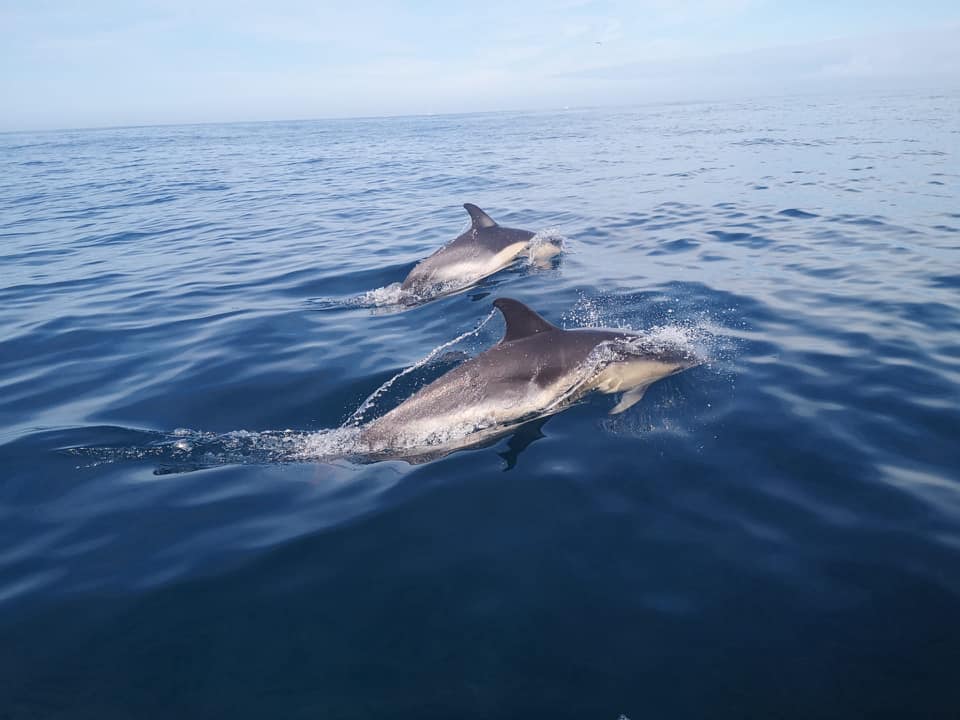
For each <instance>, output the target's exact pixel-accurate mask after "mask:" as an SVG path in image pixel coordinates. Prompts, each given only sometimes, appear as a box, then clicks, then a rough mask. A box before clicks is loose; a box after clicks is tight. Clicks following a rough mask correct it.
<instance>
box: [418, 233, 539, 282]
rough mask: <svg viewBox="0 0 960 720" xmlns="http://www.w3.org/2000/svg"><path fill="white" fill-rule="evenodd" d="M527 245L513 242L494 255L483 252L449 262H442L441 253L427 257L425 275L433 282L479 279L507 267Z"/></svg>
mask: <svg viewBox="0 0 960 720" xmlns="http://www.w3.org/2000/svg"><path fill="white" fill-rule="evenodd" d="M528 246H529V243H527V242H518V243H513V244H512V245H508V246H507V247H505V248H504V249H503V250H501V251H500V252H498V253H496V254H494V255H489V254H483V255H478V256H476V257H473V258H463V259H460V260H455V261H452V262H449V263H448V262H444V258H443V256H442V255H440V256H437V257H436V258H429V259H428V260H427V261H426V262H429V263H430V265H431V266H432V267H430V268H429V270H428V274H427V277H428V278H429V279H430V281H431V282H435V283H444V282H455V281H470V280H480V279H482V278H485V277H487V276H489V275H493V274H494V273H495V272H498V271H499V270H502V269H503V268H505V267H507V266H508V265H509V264H510V263H512V262H513V261H514V260H516V259H517V256H518V255H519V254H520V253H522V252H523V251H524V250H526V249H527V247H528Z"/></svg>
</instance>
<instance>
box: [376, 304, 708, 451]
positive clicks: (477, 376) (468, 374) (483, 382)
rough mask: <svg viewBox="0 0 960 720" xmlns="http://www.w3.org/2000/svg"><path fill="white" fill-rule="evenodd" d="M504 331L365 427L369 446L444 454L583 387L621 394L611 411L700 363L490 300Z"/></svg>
mask: <svg viewBox="0 0 960 720" xmlns="http://www.w3.org/2000/svg"><path fill="white" fill-rule="evenodd" d="M494 306H495V307H497V308H498V309H499V310H500V312H501V313H502V314H503V319H504V321H505V322H506V331H505V332H504V335H503V338H502V339H501V340H500V342H499V343H497V344H496V345H494V346H493V347H492V348H490V349H489V350H486V351H485V352H483V353H481V354H480V355H478V356H476V357H475V358H472V359H470V360H467V361H466V362H464V363H462V364H461V365H459V366H457V367H455V368H454V369H452V370H450V371H449V372H447V373H446V374H444V375H442V376H440V377H439V378H437V379H436V380H434V381H433V382H431V383H430V384H428V385H426V386H425V387H423V388H421V389H420V390H419V391H417V392H416V393H415V394H414V395H412V396H411V397H410V398H408V399H407V400H405V401H404V402H402V403H401V404H400V405H398V406H397V407H395V408H394V409H393V410H390V411H389V412H387V413H386V414H385V415H383V416H381V417H379V418H377V419H375V420H373V421H371V422H370V423H368V424H367V425H365V426H364V427H363V429H362V432H361V441H362V442H363V443H364V444H365V445H367V446H368V447H370V448H371V449H372V451H373V452H375V453H376V452H379V451H386V452H390V453H392V454H396V452H397V451H401V452H400V454H401V456H403V455H404V452H403V451H407V452H406V453H405V454H406V456H416V455H418V454H420V455H425V454H428V453H430V454H433V455H435V456H437V455H444V454H446V453H447V452H451V451H452V450H455V449H458V448H460V447H465V446H468V445H475V444H480V443H482V442H484V441H485V440H487V439H490V438H491V437H497V436H499V435H501V434H504V433H506V432H509V431H510V430H511V429H512V428H513V427H515V426H516V425H517V424H519V423H521V422H525V421H527V420H530V419H533V418H536V417H543V416H546V415H550V414H553V413H555V412H558V411H560V410H562V409H563V408H565V407H568V406H569V405H571V404H572V403H574V402H576V401H577V400H579V399H580V398H582V397H583V396H585V395H586V394H587V393H589V392H591V391H594V390H596V391H599V392H601V393H606V394H612V393H619V392H622V393H624V394H623V396H622V398H621V399H620V401H619V402H618V403H617V405H616V406H615V407H614V408H613V410H612V411H611V413H620V412H623V411H624V410H626V409H627V408H629V407H631V406H632V405H634V404H635V403H637V402H638V401H639V400H640V399H641V397H643V393H644V391H645V390H646V388H647V387H649V386H650V385H651V384H653V383H655V382H656V381H657V380H660V379H661V378H665V377H668V376H669V375H673V374H675V373H678V372H680V371H681V370H685V369H687V368H690V367H693V366H695V365H699V364H701V363H702V362H703V360H702V359H700V358H698V357H697V356H696V355H695V354H694V353H692V352H691V351H690V350H689V349H686V348H683V347H679V346H676V345H670V346H664V345H663V344H651V343H649V342H647V341H645V339H644V337H643V336H642V335H639V334H636V333H632V332H628V331H621V330H607V329H597V328H580V329H574V330H563V329H561V328H558V327H556V326H555V325H552V324H551V323H549V322H548V321H546V320H545V319H544V318H542V317H540V316H539V315H538V314H537V313H535V312H534V311H533V310H531V309H530V308H529V307H527V306H526V305H524V304H523V303H521V302H518V301H517V300H511V299H509V298H500V299H498V300H496V301H495V302H494Z"/></svg>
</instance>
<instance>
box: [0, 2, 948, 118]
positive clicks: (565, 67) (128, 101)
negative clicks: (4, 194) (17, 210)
mask: <svg viewBox="0 0 960 720" xmlns="http://www.w3.org/2000/svg"><path fill="white" fill-rule="evenodd" d="M958 87H960V3H956V2H945V1H941V2H937V1H934V0H913V1H912V2H909V3H907V2H902V3H894V2H884V1H883V0H879V1H878V2H866V1H864V2H842V0H841V1H838V2H827V1H824V0H810V1H807V2H776V1H774V0H689V1H687V2H670V1H668V0H592V1H591V0H557V1H556V2H547V0H532V1H530V2H526V1H524V0H512V1H506V0H482V1H478V2H475V3H466V2H456V1H450V2H440V1H437V0H427V1H423V2H386V1H382V2H379V1H374V2H366V1H364V0H354V1H353V2H339V1H338V2H326V1H324V0H313V1H308V0H273V1H272V2H247V1H246V0H229V1H227V0H210V1H204V0H193V1H192V2H181V1H180V0H86V1H84V2H80V1H74V2H68V1H66V0H64V1H61V2H52V1H49V0H21V1H20V2H16V1H14V0H0V103H2V104H0V107H2V110H0V130H15V129H41V128H63V127H87V126H108V125H128V124H152V123H179V122H213V121H232V120H282V119H299V118H317V117H342V116H356V115H396V114H418V113H431V112H436V113H443V112H470V111H478V110H509V109H539V108H552V107H563V106H582V105H606V104H611V105H614V104H616V105H624V104H632V103H645V102H659V101H684V100H701V99H703V100H712V99H724V98H738V97H742V98H748V97H757V96H771V95H785V94H794V93H815V92H853V91H862V90H868V91H870V90H884V91H885V90H890V91H902V90H911V89H919V90H924V91H926V90H933V91H937V90H956V89H957V88H958Z"/></svg>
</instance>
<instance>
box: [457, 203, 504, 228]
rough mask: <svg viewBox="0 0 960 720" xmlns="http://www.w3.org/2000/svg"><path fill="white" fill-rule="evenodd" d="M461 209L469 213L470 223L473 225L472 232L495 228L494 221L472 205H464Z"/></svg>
mask: <svg viewBox="0 0 960 720" xmlns="http://www.w3.org/2000/svg"><path fill="white" fill-rule="evenodd" d="M463 209H464V210H466V211H467V212H468V213H470V221H471V223H472V224H473V228H474V230H479V229H481V228H491V227H497V223H496V222H495V221H494V219H493V218H492V217H490V216H489V215H487V214H486V213H485V212H484V211H483V210H481V209H480V208H478V207H477V206H476V205H474V204H473V203H464V204H463Z"/></svg>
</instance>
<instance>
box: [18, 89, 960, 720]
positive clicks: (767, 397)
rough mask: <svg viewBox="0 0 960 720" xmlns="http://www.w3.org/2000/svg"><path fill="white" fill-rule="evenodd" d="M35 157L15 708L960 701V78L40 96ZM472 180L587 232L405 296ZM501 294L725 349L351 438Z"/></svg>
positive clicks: (499, 713) (443, 366)
mask: <svg viewBox="0 0 960 720" xmlns="http://www.w3.org/2000/svg"><path fill="white" fill-rule="evenodd" d="M0 168H2V172H0V238H2V245H0V269H2V274H0V718H4V719H5V720H6V719H11V720H12V719H14V718H16V719H17V720H19V719H20V718H71V719H73V718H91V719H92V718H97V719H98V720H103V719H104V718H171V717H177V718H232V719H233V718H266V717H271V718H273V717H275V718H304V719H306V718H311V719H312V718H416V719H424V718H437V719H440V718H520V717H522V718H577V719H580V718H591V719H592V718H597V719H599V720H617V719H618V718H619V717H620V716H621V715H622V716H624V717H626V718H631V719H632V720H640V719H644V720H646V719H650V718H670V719H673V718H772V717H777V718H804V719H808V718H814V717H816V718H853V717H871V718H876V717H889V718H904V717H924V718H933V717H942V718H956V717H958V716H960V200H958V192H957V188H958V180H960V97H958V96H956V95H948V96H929V95H915V96H910V97H880V96H874V97H860V98H829V97H822V98H809V97H808V98H792V99H777V100H771V101H755V102H749V103H739V104H735V103H729V104H717V103H710V104H687V105H670V106H644V107H632V108H623V109H616V110H582V111H581V110H570V111H563V112H549V113H496V114H476V115H462V116H436V117H406V118H391V119H360V120H330V121H313V122H288V123H284V122H278V123H256V124H227V125H196V126H177V127H149V128H120V129H107V130H90V131H62V132H45V133H35V134H31V133H14V134H5V135H0ZM464 202H472V203H476V204H478V205H479V206H481V207H482V208H484V209H485V210H487V211H488V212H489V213H490V214H491V215H492V216H493V217H494V218H496V219H497V220H498V221H500V222H501V224H504V225H508V226H513V227H520V228H526V229H530V230H535V231H544V232H550V233H555V234H558V235H561V236H562V237H563V238H564V239H565V242H566V248H567V253H566V254H565V255H564V256H563V257H562V258H561V259H560V260H559V261H558V262H556V263H554V265H553V266H552V267H547V268H539V267H532V266H530V267H528V266H524V265H521V266H519V267H517V268H515V269H513V270H511V271H507V272H504V273H501V274H499V275H496V276H494V277H492V278H489V279H488V280H486V281H484V282H483V283H482V284H481V285H480V286H479V287H476V288H474V289H471V290H469V291H467V292H464V293H460V294H457V295H451V296H448V297H443V298H440V299H437V300H435V301H434V302H430V303H427V304H424V305H421V306H417V307H402V306H395V305H391V304H390V303H389V302H385V301H383V298H384V297H386V296H387V295H388V294H389V292H388V291H387V290H383V288H389V287H390V285H391V284H392V283H395V282H398V281H400V280H402V279H403V277H404V276H405V275H406V273H407V272H408V271H409V269H410V268H411V267H412V266H413V264H414V263H415V261H416V260H417V259H419V258H421V257H423V256H425V255H427V254H429V253H430V252H431V251H432V250H434V249H435V248H436V247H438V246H440V245H441V244H443V243H445V242H446V241H448V240H450V239H452V238H453V237H454V236H456V235H457V234H459V233H460V232H461V231H462V230H463V228H464V227H465V226H466V221H467V216H466V213H465V212H464V211H463V209H462V207H461V205H462V203H464ZM377 289H381V290H377ZM370 291H377V292H374V293H371V292H370ZM500 296H509V297H514V298H517V299H519V300H522V301H524V302H526V303H528V304H529V305H531V306H532V307H533V308H535V309H536V310H538V311H539V312H541V313H542V314H543V315H544V316H545V317H547V318H548V319H549V320H551V321H553V322H555V323H558V324H561V325H564V326H566V327H574V326H582V325H605V326H626V327H631V328H634V329H636V330H639V331H644V332H660V333H667V334H671V333H672V334H675V335H676V336H677V337H683V338H684V339H686V340H687V341H690V342H693V343H695V344H696V345H697V347H698V348H700V350H701V351H703V352H704V353H705V354H706V355H707V356H708V357H709V362H708V363H707V364H705V365H703V366H700V367H697V368H695V369H692V370H689V371H687V372H684V373H682V374H680V375H677V376H674V377H671V378H669V379H667V380H664V381H661V382H660V383H658V384H656V385H654V386H653V387H652V388H651V389H650V390H649V391H648V393H647V395H646V397H645V398H644V400H643V401H642V402H641V403H640V404H638V405H637V406H635V407H633V408H632V409H631V410H629V411H628V412H626V413H624V414H622V415H615V416H611V415H609V414H608V413H609V410H610V409H611V408H612V407H613V405H614V404H615V402H616V399H615V398H611V397H608V396H597V397H590V398H588V399H587V400H586V401H585V402H583V403H581V404H579V405H577V406H575V407H572V408H570V409H569V410H567V411H565V412H563V413H561V414H558V415H555V416H553V417H551V418H549V419H547V420H546V421H545V422H540V423H534V424H533V425H532V426H526V427H524V428H523V429H522V430H521V431H519V432H517V433H516V434H514V435H512V436H509V437H506V438H503V439H501V440H499V441H498V442H496V443H494V444H492V445H489V446H487V447H482V448H475V449H470V450H464V451H461V452H456V453H454V454H451V455H449V456H447V457H445V458H442V459H438V460H435V461H432V462H426V463H422V464H416V465H410V464H407V463H405V462H401V461H397V460H388V461H384V462H372V463H371V462H363V461H362V459H360V460H358V459H356V458H346V457H339V458H338V457H336V456H335V453H334V454H331V447H329V445H330V443H329V442H328V440H329V438H330V437H332V435H331V434H330V433H329V432H328V431H329V430H330V429H333V428H337V427H339V426H340V425H341V424H343V423H344V422H347V421H348V420H349V419H350V417H351V415H352V414H353V413H354V411H355V410H357V408H358V407H360V406H361V404H362V403H363V402H364V401H365V399H366V398H368V397H369V396H370V395H371V394H373V393H374V392H375V391H376V390H377V389H378V388H380V387H381V385H383V384H384V383H386V382H387V381H389V380H390V379H391V378H393V377H394V376H396V375H397V374H398V373H400V372H402V371H403V370H405V369H406V368H409V367H411V366H414V365H417V364H418V363H420V362H421V361H422V360H423V359H424V358H427V357H428V356H430V359H429V360H428V361H427V362H425V363H423V364H422V365H420V366H418V367H417V368H416V369H415V370H414V371H412V372H409V373H407V374H405V375H403V376H401V378H400V379H398V380H397V381H396V382H394V383H393V384H392V385H390V386H389V388H387V390H386V391H385V392H384V393H382V394H381V395H379V396H378V397H377V398H376V400H375V402H374V403H373V406H372V407H371V413H372V414H374V415H375V414H377V413H378V412H383V411H385V410H386V409H388V408H389V407H390V406H391V404H394V405H395V404H396V403H397V402H399V401H400V400H401V399H402V398H403V397H404V396H406V395H408V394H409V393H410V392H412V391H413V389H415V387H416V386H417V385H419V384H422V383H424V382H426V381H429V380H431V379H433V378H435V377H438V376H439V375H440V374H441V373H442V372H444V371H445V370H447V369H449V368H450V367H453V366H454V365H455V364H456V363H458V362H460V361H461V360H462V359H463V358H464V357H467V356H469V355H473V354H476V353H477V352H480V351H482V350H483V349H484V348H486V347H489V346H490V345H491V344H493V343H494V342H496V340H497V339H498V338H499V336H500V334H501V333H502V329H503V325H502V321H501V319H500V317H499V316H497V315H495V316H493V317H489V318H488V316H489V315H490V312H491V302H492V301H493V300H494V299H495V298H496V297H500ZM485 319H486V320H485ZM484 321H485V322H484ZM478 326H479V330H477V331H476V332H475V333H473V334H469V331H471V330H473V329H475V328H477V327H478ZM464 334H466V337H464V338H463V339H462V340H460V341H458V342H456V343H453V344H451V345H450V346H449V347H442V348H441V346H444V345H445V344H446V343H448V342H450V341H451V340H454V339H455V338H457V337H458V336H461V335H464ZM437 348H440V350H439V351H438V352H436V353H434V354H433V355H432V356H431V352H432V351H434V350H435V349H437ZM325 443H326V444H325ZM333 449H336V448H333ZM340 449H341V450H349V448H340ZM343 454H348V453H343Z"/></svg>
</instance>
